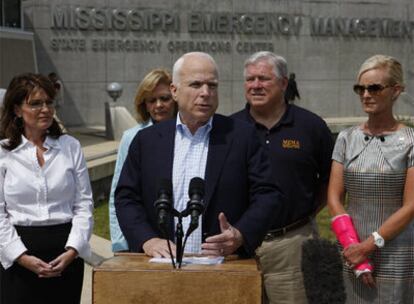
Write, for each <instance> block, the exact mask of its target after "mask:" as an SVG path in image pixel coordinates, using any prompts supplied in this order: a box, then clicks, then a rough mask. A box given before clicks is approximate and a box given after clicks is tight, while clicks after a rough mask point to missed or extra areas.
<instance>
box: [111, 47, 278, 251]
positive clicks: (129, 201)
mask: <svg viewBox="0 0 414 304" xmlns="http://www.w3.org/2000/svg"><path fill="white" fill-rule="evenodd" d="M218 87H219V84H218V69H217V65H216V62H215V61H214V59H213V58H212V57H211V56H210V55H208V54H206V53H201V52H193V53H187V54H184V55H183V56H182V57H180V58H179V59H178V60H177V61H176V62H175V64H174V67H173V83H172V84H171V93H172V96H173V98H174V100H175V101H176V102H177V104H178V115H177V117H176V118H175V119H172V120H169V121H165V122H161V123H159V124H156V125H154V126H153V127H150V128H147V129H145V130H143V131H141V132H139V133H138V134H137V136H136V137H135V138H134V140H133V141H132V143H131V146H130V149H129V153H128V156H127V158H126V161H125V164H124V166H123V169H122V172H121V175H120V178H119V182H118V187H117V189H116V192H115V208H116V213H117V217H118V220H119V224H120V227H121V230H122V232H123V234H124V235H125V237H126V240H127V242H128V245H129V248H130V250H131V251H133V252H145V253H146V254H147V255H149V256H154V257H169V256H170V254H169V251H168V246H167V245H168V243H167V241H166V240H165V239H163V237H162V233H161V231H160V229H159V227H158V222H157V220H158V214H157V211H156V208H155V207H154V202H155V201H156V200H157V192H158V191H157V190H158V189H157V187H158V184H159V181H160V180H171V181H172V197H173V199H172V201H173V203H172V204H173V206H172V207H173V208H175V209H176V210H178V211H183V210H184V209H185V208H186V205H187V202H188V188H189V183H190V180H191V179H193V178H194V177H200V178H202V179H204V180H205V193H204V200H203V204H204V208H203V209H204V212H202V214H201V216H200V225H199V226H198V228H197V229H196V230H195V231H194V232H193V233H192V234H191V235H190V237H189V238H188V240H187V246H186V248H185V252H187V253H196V254H203V255H213V256H225V255H229V254H233V253H237V254H239V255H242V256H253V255H254V251H255V249H256V248H257V247H258V246H259V245H260V244H261V242H262V240H263V237H264V235H265V234H266V232H267V231H268V229H269V228H270V225H271V223H272V221H273V220H274V218H276V217H277V216H278V214H279V213H280V209H281V208H280V207H281V204H282V200H281V197H282V196H281V192H280V190H279V188H278V187H277V185H276V184H274V182H273V181H272V180H271V171H270V163H269V159H268V156H267V155H266V153H265V152H264V150H263V147H262V146H261V144H260V142H259V140H258V136H257V135H256V131H255V128H254V126H250V125H249V124H247V123H245V122H243V121H236V120H233V119H231V118H228V117H225V116H222V115H219V114H215V112H216V109H217V107H218ZM169 223H170V224H169V225H168V238H169V240H170V241H169V242H170V245H171V246H172V249H173V250H172V252H175V244H174V242H175V241H174V240H175V238H174V220H172V215H170V221H169ZM189 225H190V217H188V218H184V219H183V228H184V231H186V230H187V229H188V226H189Z"/></svg>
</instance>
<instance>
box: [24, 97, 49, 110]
mask: <svg viewBox="0 0 414 304" xmlns="http://www.w3.org/2000/svg"><path fill="white" fill-rule="evenodd" d="M27 105H28V106H29V107H30V108H31V109H32V110H33V111H40V110H41V109H43V107H44V106H46V107H47V108H48V109H54V108H55V101H54V100H53V99H47V100H41V99H33V100H30V101H28V102H27Z"/></svg>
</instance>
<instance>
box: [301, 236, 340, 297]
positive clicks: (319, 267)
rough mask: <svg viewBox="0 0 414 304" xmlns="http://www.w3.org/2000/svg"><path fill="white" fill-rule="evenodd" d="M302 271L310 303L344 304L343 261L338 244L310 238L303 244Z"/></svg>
mask: <svg viewBox="0 0 414 304" xmlns="http://www.w3.org/2000/svg"><path fill="white" fill-rule="evenodd" d="M302 272H303V281H304V285H305V291H306V297H307V299H308V303H309V304H329V303H335V304H343V303H345V300H346V293H345V284H344V279H343V274H342V261H341V256H340V254H339V251H338V247H337V245H336V244H334V243H331V242H329V241H328V240H325V239H310V240H307V241H305V242H303V244H302Z"/></svg>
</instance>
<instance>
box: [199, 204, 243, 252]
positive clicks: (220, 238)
mask: <svg viewBox="0 0 414 304" xmlns="http://www.w3.org/2000/svg"><path fill="white" fill-rule="evenodd" d="M218 220H219V223H220V231H221V233H220V234H217V235H213V236H210V237H208V238H207V239H206V242H205V243H203V244H201V249H202V251H201V253H202V254H203V255H212V256H220V255H221V256H226V255H229V254H232V253H234V252H235V251H236V250H237V248H239V247H240V246H241V245H242V244H243V236H242V235H241V233H240V231H239V230H237V229H236V228H234V227H233V226H232V225H230V223H229V222H228V221H227V218H226V216H225V215H224V213H223V212H221V213H220V214H219V217H218Z"/></svg>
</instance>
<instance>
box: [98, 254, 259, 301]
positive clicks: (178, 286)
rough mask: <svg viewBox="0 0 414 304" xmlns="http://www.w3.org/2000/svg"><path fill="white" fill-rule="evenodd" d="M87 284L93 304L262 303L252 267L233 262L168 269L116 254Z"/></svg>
mask: <svg viewBox="0 0 414 304" xmlns="http://www.w3.org/2000/svg"><path fill="white" fill-rule="evenodd" d="M92 281H93V283H92V284H93V286H92V299H93V301H92V302H93V303H94V304H106V303H108V304H109V303H111V304H112V303H117V304H127V303H128V304H132V303H134V304H135V303H145V304H152V303H153V304H175V303H180V304H187V303H188V304H190V303H191V304H194V303H196V304H199V303H200V304H203V303H209V304H211V303H220V304H226V303H234V304H236V303H237V304H241V303H246V304H255V303H257V304H260V303H261V298H262V278H261V273H260V271H259V270H258V268H257V264H256V261H255V260H253V259H238V258H237V257H227V258H226V260H225V261H224V263H223V264H220V265H183V266H182V268H181V269H173V268H172V266H171V265H170V264H158V263H149V257H147V256H145V255H144V254H132V253H127V254H120V255H117V256H115V257H113V258H111V259H109V260H106V261H105V262H103V263H102V264H101V265H100V266H97V267H95V268H94V269H93V278H92Z"/></svg>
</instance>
